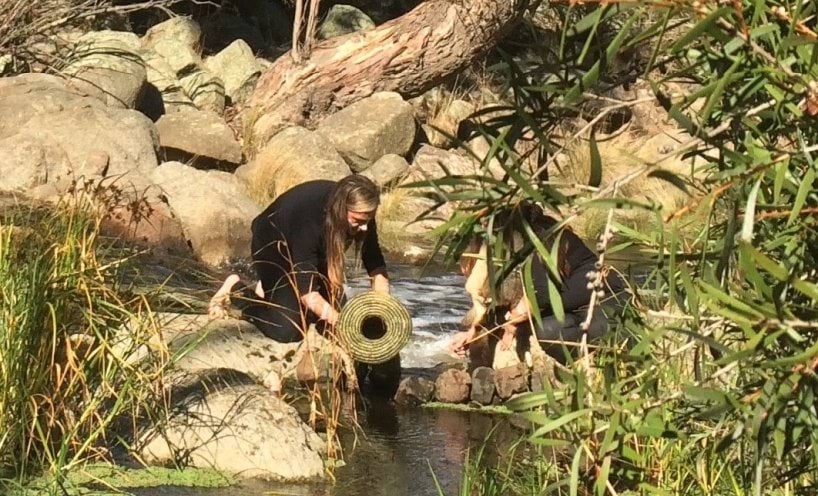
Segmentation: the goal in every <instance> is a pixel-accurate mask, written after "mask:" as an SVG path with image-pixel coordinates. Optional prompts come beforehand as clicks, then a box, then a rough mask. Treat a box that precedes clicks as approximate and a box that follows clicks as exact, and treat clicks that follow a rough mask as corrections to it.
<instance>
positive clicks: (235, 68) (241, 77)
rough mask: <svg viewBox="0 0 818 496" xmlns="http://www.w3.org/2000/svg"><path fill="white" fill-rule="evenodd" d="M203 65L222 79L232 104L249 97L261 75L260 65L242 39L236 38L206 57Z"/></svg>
mask: <svg viewBox="0 0 818 496" xmlns="http://www.w3.org/2000/svg"><path fill="white" fill-rule="evenodd" d="M204 66H205V68H206V69H207V70H208V71H209V72H210V73H211V74H213V75H215V76H217V77H218V78H220V79H221V80H222V81H224V91H225V95H226V96H227V98H228V99H229V100H230V102H231V103H234V104H235V103H242V102H244V101H245V100H247V98H249V97H250V95H251V94H252V92H253V89H254V88H255V87H256V83H257V82H258V78H259V76H260V75H261V65H260V64H259V63H258V62H257V61H256V57H255V55H253V50H252V49H251V48H250V46H249V45H248V44H247V43H245V42H244V40H236V41H234V42H233V43H231V44H230V45H229V46H227V47H226V48H225V49H224V50H222V51H220V52H219V53H217V54H216V55H213V56H211V57H207V58H206V59H205V61H204Z"/></svg>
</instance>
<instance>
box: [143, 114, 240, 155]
mask: <svg viewBox="0 0 818 496" xmlns="http://www.w3.org/2000/svg"><path fill="white" fill-rule="evenodd" d="M156 129H157V130H158V131H159V143H160V145H161V147H162V151H163V152H164V154H165V156H166V157H167V159H168V160H178V161H181V162H186V163H190V164H192V165H195V166H197V167H198V168H221V169H225V168H230V169H234V168H236V167H237V166H238V165H239V164H240V163H241V157H242V152H241V144H240V143H239V142H238V141H237V140H236V138H235V136H234V135H233V131H232V130H231V129H230V127H229V126H228V125H227V123H225V122H224V120H223V119H222V118H221V117H220V116H218V115H216V114H215V113H213V112H209V111H205V110H188V111H185V112H174V113H171V114H165V115H163V116H162V117H161V118H160V119H159V120H158V121H157V122H156Z"/></svg>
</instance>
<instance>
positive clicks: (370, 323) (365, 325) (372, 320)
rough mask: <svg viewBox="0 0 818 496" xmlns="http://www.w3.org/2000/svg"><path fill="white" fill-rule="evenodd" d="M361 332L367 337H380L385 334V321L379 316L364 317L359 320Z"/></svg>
mask: <svg viewBox="0 0 818 496" xmlns="http://www.w3.org/2000/svg"><path fill="white" fill-rule="evenodd" d="M361 334H363V336H364V337H365V338H367V339H380V338H382V337H384V335H386V323H385V322H384V321H383V319H382V318H380V317H375V316H370V317H366V318H364V320H363V322H361Z"/></svg>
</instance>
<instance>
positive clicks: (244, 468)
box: [140, 369, 325, 482]
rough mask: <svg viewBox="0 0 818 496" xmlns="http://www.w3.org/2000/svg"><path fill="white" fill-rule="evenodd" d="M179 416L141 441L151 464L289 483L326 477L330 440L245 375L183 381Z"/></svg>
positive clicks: (214, 373)
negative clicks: (184, 465) (181, 465)
mask: <svg viewBox="0 0 818 496" xmlns="http://www.w3.org/2000/svg"><path fill="white" fill-rule="evenodd" d="M171 412H172V414H171V416H170V418H169V419H168V421H167V423H166V425H163V426H162V429H161V430H160V429H151V430H149V431H147V432H146V433H144V434H143V436H142V438H141V443H142V445H143V447H142V449H141V450H140V453H141V455H142V457H143V458H144V459H145V461H147V462H148V463H150V464H163V465H164V464H168V463H173V462H179V461H182V460H184V461H185V463H189V464H190V465H191V466H193V467H207V468H213V469H216V470H219V471H222V472H225V473H228V474H233V475H237V476H240V477H246V478H261V479H267V480H274V481H282V482H283V481H287V482H297V481H312V480H318V479H321V478H322V477H323V474H324V463H323V460H322V458H321V454H320V453H321V452H322V451H323V450H324V449H325V446H324V443H323V441H321V439H320V438H319V436H318V435H317V434H316V433H315V432H314V431H313V430H312V429H310V428H309V427H307V426H306V425H305V424H304V423H303V422H302V421H301V419H300V418H299V416H298V412H296V410H295V409H294V408H293V407H291V406H290V405H288V404H287V403H285V402H284V401H283V400H281V399H279V398H276V397H274V396H272V395H271V394H270V393H269V391H267V390H266V389H265V388H264V387H263V386H261V385H258V384H257V383H256V382H255V381H254V380H253V379H252V378H250V377H249V376H247V375H244V374H242V373H240V372H237V371H234V370H230V369H211V370H207V371H202V372H199V373H195V374H188V375H185V376H182V377H179V378H177V379H176V380H175V384H174V385H173V386H172V387H171Z"/></svg>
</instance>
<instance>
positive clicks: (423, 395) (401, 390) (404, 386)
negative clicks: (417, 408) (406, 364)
mask: <svg viewBox="0 0 818 496" xmlns="http://www.w3.org/2000/svg"><path fill="white" fill-rule="evenodd" d="M434 394H435V383H434V382H432V381H430V380H429V379H425V378H423V377H415V376H413V377H407V378H406V379H404V380H403V381H402V382H401V383H400V386H398V392H397V393H396V394H395V402H397V403H398V404H401V405H420V404H423V403H426V402H427V401H431V399H432V397H433V396H434Z"/></svg>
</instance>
